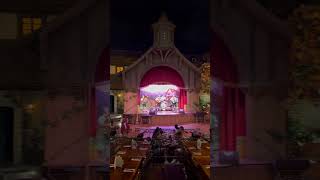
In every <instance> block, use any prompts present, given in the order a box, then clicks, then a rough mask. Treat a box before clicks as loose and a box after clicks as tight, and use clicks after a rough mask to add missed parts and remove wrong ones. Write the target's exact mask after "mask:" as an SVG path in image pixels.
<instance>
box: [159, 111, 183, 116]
mask: <svg viewBox="0 0 320 180" xmlns="http://www.w3.org/2000/svg"><path fill="white" fill-rule="evenodd" d="M179 114H180V113H178V112H172V111H158V112H157V114H156V116H163V115H179Z"/></svg>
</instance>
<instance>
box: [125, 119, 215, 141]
mask: <svg viewBox="0 0 320 180" xmlns="http://www.w3.org/2000/svg"><path fill="white" fill-rule="evenodd" d="M178 125H179V126H183V127H184V128H185V129H186V130H191V129H193V130H198V131H200V132H201V133H204V134H210V124H209V123H183V124H178ZM157 127H160V128H162V129H167V130H172V131H173V130H175V127H174V125H173V126H161V125H151V124H136V125H130V129H131V131H130V132H129V134H128V136H129V137H136V136H137V135H138V134H139V133H141V132H143V131H145V130H148V129H149V130H154V129H156V128H157ZM149 136H152V133H151V132H150V133H146V134H145V138H146V137H149Z"/></svg>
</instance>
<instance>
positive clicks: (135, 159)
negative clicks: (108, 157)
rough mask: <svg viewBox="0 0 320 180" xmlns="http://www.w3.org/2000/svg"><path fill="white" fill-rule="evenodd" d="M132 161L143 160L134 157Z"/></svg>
mask: <svg viewBox="0 0 320 180" xmlns="http://www.w3.org/2000/svg"><path fill="white" fill-rule="evenodd" d="M131 161H141V159H140V158H132V159H131Z"/></svg>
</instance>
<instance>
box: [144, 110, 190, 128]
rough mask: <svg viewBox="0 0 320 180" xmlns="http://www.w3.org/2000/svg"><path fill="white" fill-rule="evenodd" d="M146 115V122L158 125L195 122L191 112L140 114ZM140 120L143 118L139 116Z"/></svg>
mask: <svg viewBox="0 0 320 180" xmlns="http://www.w3.org/2000/svg"><path fill="white" fill-rule="evenodd" d="M143 116H144V117H147V118H148V119H149V121H148V124H151V125H158V126H160V125H161V126H171V125H175V124H183V123H193V122H195V117H194V114H193V113H185V114H179V113H176V114H173V113H171V114H170V113H167V112H165V113H162V114H157V115H142V114H141V115H140V118H141V117H143ZM141 122H142V123H143V120H142V118H141Z"/></svg>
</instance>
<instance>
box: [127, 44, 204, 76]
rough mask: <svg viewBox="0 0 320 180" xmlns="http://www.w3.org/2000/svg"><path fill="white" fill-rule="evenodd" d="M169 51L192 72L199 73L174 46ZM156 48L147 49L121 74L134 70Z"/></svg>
mask: <svg viewBox="0 0 320 180" xmlns="http://www.w3.org/2000/svg"><path fill="white" fill-rule="evenodd" d="M171 49H173V51H174V53H176V54H177V55H178V56H179V57H181V59H182V60H183V61H184V62H185V63H186V64H187V65H188V66H189V67H190V68H191V69H193V70H195V71H196V72H198V73H200V70H199V68H198V67H197V66H195V65H194V64H192V63H191V62H190V61H189V60H188V59H187V58H186V57H184V55H183V54H182V53H181V52H180V51H179V50H178V48H176V47H175V46H174V47H172V48H171ZM156 50H157V48H155V47H154V46H152V47H151V48H149V49H148V50H147V51H146V52H145V53H144V54H143V55H142V56H140V58H139V59H138V60H137V61H136V62H134V63H133V64H131V65H130V66H129V67H128V68H127V69H126V70H124V71H123V74H125V73H126V72H127V71H129V70H130V69H132V68H134V67H135V66H136V65H137V64H139V63H140V62H141V61H143V60H144V58H146V56H148V55H149V54H150V53H152V52H153V51H156Z"/></svg>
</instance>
